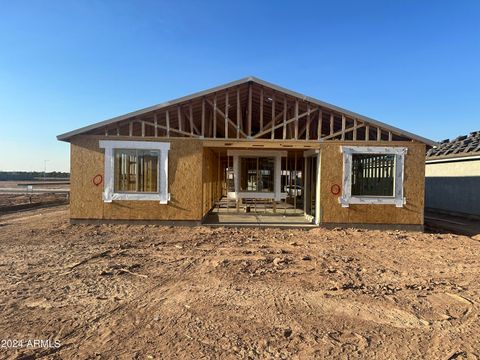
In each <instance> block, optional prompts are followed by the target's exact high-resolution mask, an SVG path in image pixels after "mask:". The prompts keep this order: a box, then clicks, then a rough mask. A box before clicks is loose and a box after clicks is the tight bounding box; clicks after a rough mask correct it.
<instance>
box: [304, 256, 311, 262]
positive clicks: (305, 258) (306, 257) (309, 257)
mask: <svg viewBox="0 0 480 360" xmlns="http://www.w3.org/2000/svg"><path fill="white" fill-rule="evenodd" d="M302 260H305V261H309V260H312V257H311V256H310V255H305V256H304V257H303V258H302Z"/></svg>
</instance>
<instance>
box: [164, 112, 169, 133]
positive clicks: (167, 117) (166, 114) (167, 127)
mask: <svg viewBox="0 0 480 360" xmlns="http://www.w3.org/2000/svg"><path fill="white" fill-rule="evenodd" d="M165 116H166V121H167V124H166V125H167V126H166V130H167V137H170V112H169V111H168V110H167V111H166V113H165Z"/></svg>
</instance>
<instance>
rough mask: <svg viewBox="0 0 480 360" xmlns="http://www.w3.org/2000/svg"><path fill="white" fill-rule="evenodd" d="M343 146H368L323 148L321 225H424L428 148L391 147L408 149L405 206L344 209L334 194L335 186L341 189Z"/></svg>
mask: <svg viewBox="0 0 480 360" xmlns="http://www.w3.org/2000/svg"><path fill="white" fill-rule="evenodd" d="M342 145H347V146H352V145H358V146H365V145H366V144H365V142H357V143H353V142H348V143H341V142H332V143H323V144H322V145H321V167H320V168H321V173H320V208H321V222H322V223H340V224H345V223H350V224H355V223H363V224H405V225H422V224H423V207H424V175H425V145H423V144H419V143H413V142H408V143H407V142H396V143H389V144H388V146H398V147H408V152H407V154H406V155H405V177H404V184H403V185H404V197H406V199H407V203H406V205H404V206H403V207H401V208H397V207H395V205H378V204H362V205H350V207H348V208H343V207H342V206H341V205H340V204H339V202H338V197H339V196H340V195H334V194H332V193H331V187H332V185H334V184H338V185H340V186H342V185H343V184H342V176H343V154H342V152H341V151H340V148H341V146H342ZM368 145H369V146H385V142H383V143H375V142H371V143H368Z"/></svg>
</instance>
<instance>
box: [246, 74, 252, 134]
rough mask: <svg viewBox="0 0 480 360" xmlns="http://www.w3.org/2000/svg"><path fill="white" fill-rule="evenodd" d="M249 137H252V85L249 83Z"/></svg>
mask: <svg viewBox="0 0 480 360" xmlns="http://www.w3.org/2000/svg"><path fill="white" fill-rule="evenodd" d="M247 133H248V136H252V83H251V82H249V83H248V123H247Z"/></svg>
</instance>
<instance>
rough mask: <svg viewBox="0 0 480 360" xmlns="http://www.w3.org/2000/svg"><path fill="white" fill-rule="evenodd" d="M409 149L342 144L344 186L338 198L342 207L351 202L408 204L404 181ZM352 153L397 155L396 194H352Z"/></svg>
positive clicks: (398, 205) (401, 205)
mask: <svg viewBox="0 0 480 360" xmlns="http://www.w3.org/2000/svg"><path fill="white" fill-rule="evenodd" d="M407 150H408V148H406V147H384V146H342V147H341V148H340V151H341V152H342V153H343V186H342V196H341V197H339V198H338V202H339V203H340V204H341V205H342V207H349V205H350V204H392V205H395V206H396V207H403V205H405V204H406V198H404V197H403V181H404V170H405V154H406V153H407ZM352 154H392V155H395V176H394V190H393V191H394V196H352V184H351V181H352Z"/></svg>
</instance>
